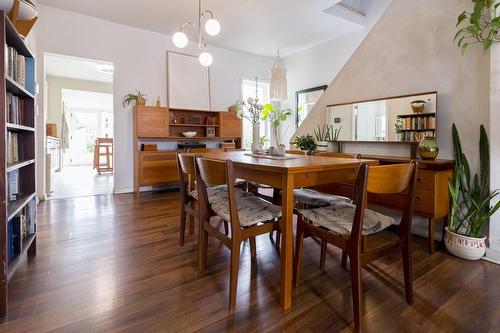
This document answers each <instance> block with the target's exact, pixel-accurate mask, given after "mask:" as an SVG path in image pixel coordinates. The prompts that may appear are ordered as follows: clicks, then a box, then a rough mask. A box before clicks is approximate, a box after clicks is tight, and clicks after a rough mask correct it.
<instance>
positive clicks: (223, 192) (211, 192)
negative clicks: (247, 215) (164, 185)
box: [189, 185, 253, 204]
mask: <svg viewBox="0 0 500 333" xmlns="http://www.w3.org/2000/svg"><path fill="white" fill-rule="evenodd" d="M234 193H235V194H236V198H242V197H249V196H252V195H253V194H252V193H250V192H244V191H241V190H237V189H235V190H234ZM207 194H208V202H209V203H210V204H211V203H214V202H217V201H221V200H222V201H227V200H228V196H227V185H217V186H210V187H207ZM189 195H190V196H191V197H193V198H194V199H195V200H198V191H197V190H194V191H191V192H189Z"/></svg>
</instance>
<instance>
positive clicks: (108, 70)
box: [96, 64, 115, 75]
mask: <svg viewBox="0 0 500 333" xmlns="http://www.w3.org/2000/svg"><path fill="white" fill-rule="evenodd" d="M96 68H97V70H98V71H99V72H101V73H104V74H108V75H113V72H114V70H115V68H114V67H113V65H107V64H98V65H96Z"/></svg>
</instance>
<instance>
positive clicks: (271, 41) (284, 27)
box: [39, 0, 366, 56]
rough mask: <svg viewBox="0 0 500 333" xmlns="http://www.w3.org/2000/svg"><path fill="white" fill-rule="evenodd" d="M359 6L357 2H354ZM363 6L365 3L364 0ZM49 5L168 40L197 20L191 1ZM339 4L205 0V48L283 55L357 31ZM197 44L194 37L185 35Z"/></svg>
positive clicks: (330, 0)
mask: <svg viewBox="0 0 500 333" xmlns="http://www.w3.org/2000/svg"><path fill="white" fill-rule="evenodd" d="M359 1H362V0H358V2H359ZM364 1H366V0H364ZM39 2H40V3H42V4H45V5H50V6H54V7H58V8H62V9H66V10H70V11H74V12H78V13H82V14H86V15H89V16H94V17H98V18H102V19H105V20H108V21H113V22H117V23H121V24H125V25H128V26H133V27H137V28H142V29H146V30H151V31H156V32H160V33H164V34H168V35H171V34H173V33H174V32H176V31H177V30H178V29H179V26H180V25H181V24H182V23H183V22H185V21H193V22H195V21H197V11H198V1H196V0H126V1H123V0H106V1H103V0H73V1H68V0H40V1H39ZM338 2H339V0H251V1H250V0H205V1H203V9H210V10H212V11H213V13H214V14H215V18H216V19H217V20H219V22H220V23H221V27H222V30H221V33H220V34H219V36H217V37H210V38H207V41H208V44H211V45H216V46H220V47H225V48H229V49H235V50H240V51H244V52H249V53H254V54H259V55H264V56H274V55H275V54H276V50H277V49H278V48H280V50H281V53H282V55H283V56H286V55H289V54H292V53H295V52H299V51H301V50H304V49H307V48H310V47H312V46H314V45H317V44H320V43H323V42H325V41H328V40H331V39H333V38H335V37H338V36H341V35H344V34H347V33H350V32H352V31H354V30H357V29H359V28H360V27H362V25H361V24H359V22H355V21H352V20H349V19H348V18H346V17H345V16H343V17H342V16H341V15H336V14H335V13H334V12H331V11H330V12H328V13H327V12H325V10H327V9H329V8H331V7H332V6H334V5H335V4H336V3H338ZM188 36H189V37H190V38H191V39H196V34H195V32H194V31H193V32H188Z"/></svg>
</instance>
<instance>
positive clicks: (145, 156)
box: [139, 152, 179, 186]
mask: <svg viewBox="0 0 500 333" xmlns="http://www.w3.org/2000/svg"><path fill="white" fill-rule="evenodd" d="M139 179H140V185H141V186H144V185H156V184H165V183H176V182H178V181H179V177H178V174H177V162H176V153H175V152H164V153H163V152H162V153H141V156H140V168H139Z"/></svg>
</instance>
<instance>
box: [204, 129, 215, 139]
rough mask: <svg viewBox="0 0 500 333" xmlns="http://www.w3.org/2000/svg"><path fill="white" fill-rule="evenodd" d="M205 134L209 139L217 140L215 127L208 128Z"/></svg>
mask: <svg viewBox="0 0 500 333" xmlns="http://www.w3.org/2000/svg"><path fill="white" fill-rule="evenodd" d="M205 134H206V136H207V138H215V127H207V128H206V130H205Z"/></svg>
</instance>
